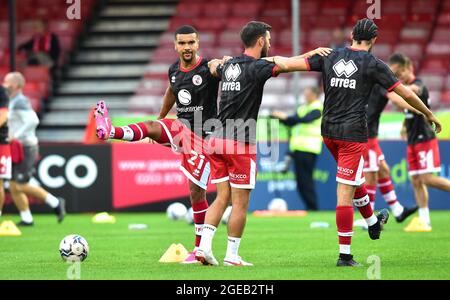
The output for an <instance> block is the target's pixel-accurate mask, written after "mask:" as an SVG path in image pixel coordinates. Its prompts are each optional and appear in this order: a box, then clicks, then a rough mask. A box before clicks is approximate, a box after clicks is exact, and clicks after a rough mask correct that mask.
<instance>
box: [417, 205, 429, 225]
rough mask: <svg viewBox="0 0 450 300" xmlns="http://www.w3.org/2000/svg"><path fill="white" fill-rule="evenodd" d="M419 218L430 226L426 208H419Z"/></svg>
mask: <svg viewBox="0 0 450 300" xmlns="http://www.w3.org/2000/svg"><path fill="white" fill-rule="evenodd" d="M419 218H421V219H422V221H424V222H425V223H426V224H428V225H431V220H430V210H429V209H428V207H424V208H419Z"/></svg>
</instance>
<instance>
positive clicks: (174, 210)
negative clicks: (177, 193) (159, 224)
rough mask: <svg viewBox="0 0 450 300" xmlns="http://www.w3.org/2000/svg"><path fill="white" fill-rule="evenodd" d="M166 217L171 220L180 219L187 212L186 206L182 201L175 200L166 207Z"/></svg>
mask: <svg viewBox="0 0 450 300" xmlns="http://www.w3.org/2000/svg"><path fill="white" fill-rule="evenodd" d="M166 212H167V217H168V218H169V219H171V220H180V219H181V218H184V216H185V215H186V213H187V208H186V206H184V204H183V203H180V202H175V203H172V204H170V205H169V207H167V211H166Z"/></svg>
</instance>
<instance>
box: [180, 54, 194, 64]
mask: <svg viewBox="0 0 450 300" xmlns="http://www.w3.org/2000/svg"><path fill="white" fill-rule="evenodd" d="M186 54H190V58H186V57H185V55H186ZM181 59H182V60H183V61H184V62H185V63H190V62H192V60H193V59H194V53H193V52H185V53H183V54H182V55H181Z"/></svg>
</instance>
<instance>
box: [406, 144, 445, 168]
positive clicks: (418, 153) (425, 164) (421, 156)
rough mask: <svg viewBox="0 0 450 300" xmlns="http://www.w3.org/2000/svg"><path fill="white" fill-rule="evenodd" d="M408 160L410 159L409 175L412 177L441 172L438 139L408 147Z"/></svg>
mask: <svg viewBox="0 0 450 300" xmlns="http://www.w3.org/2000/svg"><path fill="white" fill-rule="evenodd" d="M406 158H407V159H408V171H409V172H408V173H409V175H410V176H413V175H419V174H425V173H435V172H440V171H441V160H440V157H439V145H438V140H437V139H432V140H429V141H426V142H423V143H418V144H414V145H408V149H407V152H406Z"/></svg>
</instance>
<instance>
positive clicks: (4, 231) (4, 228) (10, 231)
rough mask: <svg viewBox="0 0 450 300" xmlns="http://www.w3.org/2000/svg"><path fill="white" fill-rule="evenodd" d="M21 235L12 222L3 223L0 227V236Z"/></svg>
mask: <svg viewBox="0 0 450 300" xmlns="http://www.w3.org/2000/svg"><path fill="white" fill-rule="evenodd" d="M19 235H22V232H20V230H19V228H17V226H16V224H14V222H13V221H4V222H3V223H2V224H1V225H0V236H19Z"/></svg>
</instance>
